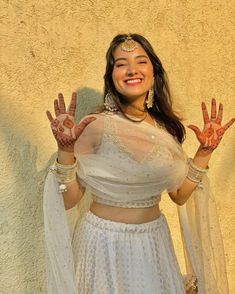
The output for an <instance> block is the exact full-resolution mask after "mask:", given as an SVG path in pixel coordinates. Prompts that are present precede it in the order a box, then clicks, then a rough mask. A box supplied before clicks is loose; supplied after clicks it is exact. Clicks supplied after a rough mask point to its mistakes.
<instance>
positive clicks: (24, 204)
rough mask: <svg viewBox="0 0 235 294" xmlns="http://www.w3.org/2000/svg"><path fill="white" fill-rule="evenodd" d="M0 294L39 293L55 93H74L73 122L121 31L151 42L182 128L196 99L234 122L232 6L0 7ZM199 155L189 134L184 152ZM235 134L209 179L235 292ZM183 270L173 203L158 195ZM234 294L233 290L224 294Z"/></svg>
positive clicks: (5, 2) (195, 113)
mask: <svg viewBox="0 0 235 294" xmlns="http://www.w3.org/2000/svg"><path fill="white" fill-rule="evenodd" d="M0 3H1V7H0V10H1V17H0V21H1V29H0V39H1V67H0V71H1V96H0V97H1V98H0V99H1V101H0V136H1V140H0V142H1V144H0V162H1V177H0V193H1V198H0V250H1V251H0V279H1V282H0V293H3V294H5V293H14V294H21V293H30V294H31V293H46V285H45V259H44V243H43V242H44V232H43V214H42V182H43V179H44V176H45V173H46V171H45V169H46V167H47V166H48V165H49V161H50V160H51V158H52V154H53V153H54V152H55V151H56V144H55V142H54V139H53V137H52V136H51V132H50V128H49V125H48V122H47V119H46V116H45V110H46V109H52V105H53V99H54V98H56V96H57V93H58V92H60V91H61V92H63V93H64V95H65V97H66V100H67V101H68V100H69V98H70V95H71V92H72V91H74V90H77V91H78V94H79V97H80V98H79V99H80V100H79V114H78V116H79V117H81V116H82V115H83V114H84V113H85V112H86V111H87V110H88V109H89V108H90V105H92V104H94V103H97V102H98V101H99V99H100V93H101V91H102V88H103V73H104V68H105V52H106V49H107V47H108V45H109V42H110V41H111V39H112V37H113V36H114V35H115V34H117V33H119V32H137V33H140V34H143V35H145V36H146V37H147V38H148V39H149V40H150V41H151V43H152V44H153V46H154V48H155V49H156V52H157V53H158V55H159V57H160V58H161V60H162V62H163V64H164V66H165V69H166V71H167V72H168V75H169V78H170V82H171V89H172V92H173V94H174V103H175V107H176V109H177V110H178V111H179V112H180V113H181V115H182V116H183V117H184V119H185V120H184V122H185V124H186V125H187V124H189V123H196V124H199V125H200V126H201V125H202V118H201V112H200V101H201V100H202V99H204V100H205V101H206V102H207V103H209V102H210V99H211V97H216V98H218V99H219V100H220V101H221V102H223V103H224V106H225V107H224V108H225V119H224V121H225V120H227V119H228V118H230V117H231V116H232V115H233V116H234V97H235V71H234V65H235V50H234V44H235V34H234V31H235V22H234V16H235V1H234V0H232V1H224V0H223V1H222V0H214V1H211V0H204V1H202V0H197V1H193V0H189V1H186V0H181V1H180V0H165V1H164V0H162V1H140V0H136V1H128V0H127V1H126V0H125V1H123V0H116V1H111V0H109V1H108V0H103V1H98V0H93V1H92V0H86V1H75V0H63V1H56V0H54V1H53V0H47V1H33V0H30V1H20V0H18V1H17V0H15V1H11V0H1V2H0ZM184 146H185V149H186V151H187V152H188V154H190V155H191V156H192V155H193V153H194V152H195V150H196V148H197V143H196V139H195V138H194V135H193V134H192V133H191V132H190V130H189V131H188V138H187V140H186V142H185V144H184ZM234 149H235V132H234V128H233V129H230V130H229V133H228V135H227V136H226V138H224V140H223V141H222V142H221V146H220V147H219V149H218V150H216V152H215V154H214V155H213V158H212V160H211V164H210V178H211V181H212V183H213V189H214V192H215V195H216V200H217V206H218V212H219V217H220V220H221V227H222V234H223V237H224V245H225V250H226V261H227V267H228V278H229V285H230V289H234V288H235V275H234V272H235V251H234V248H233V244H234V242H235V223H234V216H235V208H234V207H235V197H234V196H235V177H234V175H235V158H234ZM163 202H164V203H163V205H162V207H163V210H164V212H165V213H166V214H167V216H168V219H169V222H170V225H171V227H172V234H173V237H174V242H175V245H176V250H177V255H178V256H179V260H180V263H181V264H182V268H183V267H184V266H183V262H182V252H181V249H180V245H181V244H180V240H179V228H178V221H177V218H176V209H175V206H174V204H173V203H172V202H171V201H170V200H169V199H168V198H167V196H165V197H163ZM231 293H232V290H231Z"/></svg>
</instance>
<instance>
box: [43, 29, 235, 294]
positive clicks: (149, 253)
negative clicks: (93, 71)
mask: <svg viewBox="0 0 235 294" xmlns="http://www.w3.org/2000/svg"><path fill="white" fill-rule="evenodd" d="M106 57H107V67H106V73H105V76H104V78H105V90H104V97H105V102H104V109H103V111H100V112H97V113H95V114H91V115H88V116H86V117H85V118H84V119H82V121H81V122H80V123H79V124H76V123H75V121H74V114H75V108H76V99H77V97H76V93H73V95H72V100H71V105H70V107H69V111H68V112H67V111H66V108H65V104H64V99H63V95H62V94H59V97H58V100H55V104H54V108H55V116H56V118H55V119H54V118H53V117H52V115H51V113H50V112H49V111H47V116H48V119H49V120H50V122H51V128H52V131H53V134H54V136H55V139H56V141H57V143H58V158H57V160H56V162H55V164H54V166H53V167H52V168H51V173H49V175H48V177H47V180H46V185H45V192H44V193H45V195H44V214H45V234H46V245H47V257H48V260H47V265H48V291H49V293H79V294H85V293H86V294H88V293H89V294H101V293H102V294H106V293H107V294H111V293H112V294H113V293H114V294H116V293H118V294H121V293H123V294H124V293H125V294H128V293H133V294H156V293H159V294H160V293H161V294H166V293H169V294H173V293H186V292H187V293H197V292H199V293H201V294H202V293H203V294H205V293H223V294H224V293H227V280H226V276H225V274H224V260H223V258H222V261H219V260H217V259H216V260H214V259H213V257H214V258H215V254H216V251H215V250H214V248H215V246H217V247H218V248H219V249H220V251H219V253H220V256H222V257H223V254H221V253H222V251H221V249H223V248H222V243H219V239H220V231H219V227H218V223H216V221H217V219H216V215H215V214H213V217H214V218H213V221H214V223H213V224H214V225H215V228H214V230H213V232H211V231H212V230H210V226H211V223H210V221H211V218H208V215H209V214H208V209H210V210H212V209H214V204H213V199H212V196H211V194H210V190H209V186H208V182H207V178H206V172H207V170H208V163H209V160H210V157H211V154H212V153H213V151H214V149H216V148H217V146H218V145H219V142H220V141H221V139H222V137H223V135H224V132H225V131H226V130H227V129H228V128H229V127H230V126H231V125H232V124H233V122H234V119H232V120H230V121H229V122H228V123H227V124H225V125H224V126H221V121H222V114H223V107H222V104H220V106H219V111H218V114H217V109H216V101H215V99H213V100H212V108H211V117H209V115H208V112H207V109H206V106H205V103H202V112H203V118H204V129H203V131H200V130H199V128H197V127H196V126H194V125H190V126H189V128H191V129H192V130H193V131H194V132H195V134H196V136H197V139H198V141H199V148H198V151H197V152H196V154H195V156H194V157H193V159H189V160H188V159H187V156H186V155H185V153H184V152H183V150H182V147H181V144H182V142H183V141H184V134H185V130H184V127H183V125H182V124H181V122H180V120H179V118H178V117H177V116H176V115H175V114H174V112H173V110H172V106H171V97H170V92H169V87H168V83H167V79H166V74H165V71H164V69H163V66H162V64H161V62H160V60H159V58H158V57H157V56H156V54H155V52H154V50H153V48H152V47H151V45H150V44H149V42H148V41H147V40H146V39H145V38H144V37H142V36H140V35H137V34H129V35H125V34H124V35H117V36H116V37H115V38H114V39H113V41H112V42H111V45H110V48H109V49H108V52H107V55H106ZM58 187H59V190H58ZM164 190H167V191H168V194H169V196H170V197H171V199H172V200H173V201H174V202H175V203H176V204H178V205H179V206H181V207H182V208H180V209H181V210H180V211H179V215H180V221H181V228H182V233H183V242H184V245H185V256H186V267H187V270H188V274H190V275H189V276H187V278H188V277H189V278H188V279H185V280H184V279H183V277H182V275H181V273H180V269H179V265H178V262H177V259H176V256H175V252H174V249H173V245H172V240H171V236H170V232H169V228H168V225H167V222H166V219H165V216H164V215H163V214H162V213H161V212H160V209H159V202H160V199H161V193H162V192H163V191H164ZM85 192H86V194H84V193H85ZM58 194H59V195H58ZM84 195H85V196H84ZM87 195H90V198H91V199H92V202H91V205H90V206H89V207H88V209H87V211H85V212H84V213H83V216H82V217H81V218H80V220H79V221H78V222H77V224H76V227H75V230H74V233H73V242H72V247H71V243H70V236H69V232H68V228H67V224H66V216H65V213H64V208H65V209H66V210H68V209H70V208H72V207H74V206H76V205H77V204H78V203H80V202H81V200H82V199H84V197H88V196H87ZM186 202H187V204H188V206H186V205H184V204H185V203H186ZM210 213H211V211H210ZM213 213H214V210H213ZM207 221H208V222H207ZM208 228H209V229H208ZM213 233H214V234H216V244H214V243H213V244H211V242H213V237H214V235H213ZM72 250H73V254H72ZM211 250H212V254H211V253H210V252H211ZM209 253H210V254H209ZM211 256H212V257H211ZM218 271H219V272H218ZM206 275H208V276H209V277H208V279H206V280H205V276H206ZM197 282H198V284H197Z"/></svg>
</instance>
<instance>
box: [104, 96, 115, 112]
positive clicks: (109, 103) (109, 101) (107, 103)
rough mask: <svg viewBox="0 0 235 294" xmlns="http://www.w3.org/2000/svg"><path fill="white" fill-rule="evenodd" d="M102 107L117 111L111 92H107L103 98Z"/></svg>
mask: <svg viewBox="0 0 235 294" xmlns="http://www.w3.org/2000/svg"><path fill="white" fill-rule="evenodd" d="M104 107H105V109H106V110H108V111H110V112H117V111H118V108H117V106H116V103H115V101H114V99H113V95H112V93H110V92H108V93H107V94H106V95H105V98H104Z"/></svg>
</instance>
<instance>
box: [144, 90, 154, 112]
mask: <svg viewBox="0 0 235 294" xmlns="http://www.w3.org/2000/svg"><path fill="white" fill-rule="evenodd" d="M153 98H154V85H153V86H152V88H151V89H149V92H148V98H147V99H146V101H145V103H146V104H147V108H151V107H153Z"/></svg>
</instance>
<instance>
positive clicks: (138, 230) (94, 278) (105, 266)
mask: <svg viewBox="0 0 235 294" xmlns="http://www.w3.org/2000/svg"><path fill="white" fill-rule="evenodd" d="M72 247H73V254H74V261H75V271H76V285H77V288H78V293H79V294H183V293H185V290H184V286H183V278H182V275H181V272H180V268H179V264H178V262H177V259H176V255H175V251H174V247H173V243H172V238H171V235H170V231H169V227H168V224H167V221H166V218H165V216H164V214H161V215H160V217H159V218H157V219H155V220H153V221H150V222H147V223H142V224H126V223H122V222H116V221H111V220H106V219H103V218H100V217H98V216H96V215H95V214H93V213H92V212H91V211H87V212H86V213H85V215H84V216H83V217H82V219H81V220H80V221H79V223H78V224H77V226H76V228H75V232H74V236H73V242H72Z"/></svg>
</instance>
